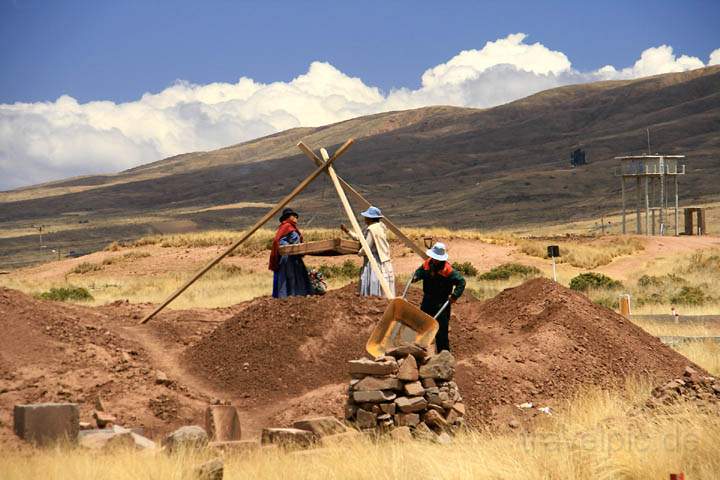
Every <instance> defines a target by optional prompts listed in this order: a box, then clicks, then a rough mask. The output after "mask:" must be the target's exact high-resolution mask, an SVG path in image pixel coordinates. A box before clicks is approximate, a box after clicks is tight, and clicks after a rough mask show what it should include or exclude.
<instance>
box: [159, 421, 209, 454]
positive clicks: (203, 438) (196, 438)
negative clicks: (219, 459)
mask: <svg viewBox="0 0 720 480" xmlns="http://www.w3.org/2000/svg"><path fill="white" fill-rule="evenodd" d="M207 443H208V436H207V432H205V430H203V428H202V427H199V426H197V425H191V426H186V427H180V428H178V429H177V430H175V431H174V432H172V433H170V434H168V435H167V436H166V437H165V439H164V440H163V442H162V444H163V447H165V449H166V450H167V452H168V453H172V452H175V451H178V450H184V449H196V448H203V447H205V446H206V445H207Z"/></svg>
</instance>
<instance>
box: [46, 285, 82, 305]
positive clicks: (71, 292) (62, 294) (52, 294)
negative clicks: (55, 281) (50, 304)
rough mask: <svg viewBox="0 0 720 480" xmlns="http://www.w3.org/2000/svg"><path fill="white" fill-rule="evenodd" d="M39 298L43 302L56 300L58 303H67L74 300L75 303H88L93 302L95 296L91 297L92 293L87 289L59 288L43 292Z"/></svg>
mask: <svg viewBox="0 0 720 480" xmlns="http://www.w3.org/2000/svg"><path fill="white" fill-rule="evenodd" d="M38 298H41V299H42V300H54V301H57V302H66V301H68V300H74V301H88V300H92V299H93V296H92V295H90V292H88V291H87V289H85V288H83V287H73V286H69V287H59V288H51V289H50V290H48V291H47V292H43V293H41V294H40V295H38Z"/></svg>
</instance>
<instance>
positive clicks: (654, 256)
mask: <svg viewBox="0 0 720 480" xmlns="http://www.w3.org/2000/svg"><path fill="white" fill-rule="evenodd" d="M643 239H644V242H645V249H644V250H642V251H640V252H637V253H635V254H634V255H628V256H624V257H619V258H616V259H615V260H613V261H612V262H610V263H609V264H607V265H603V266H601V267H598V268H596V269H595V270H596V271H598V272H602V273H604V274H605V275H608V276H610V277H612V278H617V279H620V280H626V279H627V278H628V276H631V275H634V274H635V273H637V272H639V271H644V270H646V269H647V268H648V266H649V265H650V264H651V263H653V262H655V261H657V260H662V259H664V258H667V257H669V256H671V255H685V254H689V253H692V252H696V251H700V250H705V249H710V248H720V237H710V236H706V237H686V236H682V237H643Z"/></svg>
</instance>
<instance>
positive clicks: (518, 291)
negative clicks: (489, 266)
mask: <svg viewBox="0 0 720 480" xmlns="http://www.w3.org/2000/svg"><path fill="white" fill-rule="evenodd" d="M455 326H456V328H455V331H454V332H453V335H452V339H454V340H455V343H454V345H456V346H457V348H456V354H457V356H458V357H459V358H460V359H461V366H459V367H458V374H457V382H458V384H459V385H460V388H461V391H462V393H463V395H464V396H465V398H466V399H468V400H467V403H468V405H469V407H470V410H471V417H472V418H475V419H477V418H482V419H486V420H490V421H491V422H493V423H500V424H502V423H504V422H505V420H507V418H508V417H513V416H517V415H518V412H519V409H517V407H516V405H518V404H522V403H526V402H531V403H533V404H534V405H536V406H554V405H556V404H557V402H558V400H560V399H563V398H567V397H568V396H570V395H572V394H573V393H574V392H576V391H577V390H578V388H580V387H581V386H585V385H597V386H602V387H609V386H613V385H618V384H620V383H621V382H622V381H623V380H624V379H625V378H628V377H632V376H640V377H646V378H647V377H650V378H652V379H656V380H665V379H667V378H673V377H675V376H677V375H679V374H681V373H682V372H683V370H684V368H685V367H686V366H688V365H692V366H693V367H694V368H696V369H698V371H703V370H702V369H701V368H700V367H697V366H696V365H694V364H693V363H692V362H690V361H689V360H688V359H687V358H685V357H683V356H682V355H680V354H679V353H677V352H675V351H674V350H672V349H671V348H669V347H667V346H665V345H663V344H662V343H661V342H660V341H659V340H658V339H657V338H655V337H653V336H652V335H650V334H648V333H647V332H645V331H644V330H642V329H641V328H639V327H637V326H636V325H634V324H633V323H631V322H630V321H628V320H627V319H625V318H624V317H622V316H620V315H618V314H617V313H615V312H613V311H611V310H608V309H607V308H604V307H601V306H598V305H595V304H593V303H592V302H591V301H590V300H589V299H588V298H587V297H585V296H584V295H581V294H579V293H577V292H575V291H573V290H570V289H567V288H565V287H563V286H561V285H559V284H557V283H555V282H552V281H550V280H547V279H543V278H538V279H533V280H530V281H528V282H526V283H524V284H523V285H520V286H518V287H515V288H511V289H507V290H505V291H503V292H502V293H500V294H499V295H498V296H496V297H495V298H493V299H491V300H488V301H487V302H484V303H481V304H472V303H471V304H468V308H466V309H465V310H464V311H462V313H460V314H459V321H458V322H456V323H455ZM532 412H534V413H533V414H534V415H537V414H539V413H538V412H537V410H532ZM526 416H527V415H526Z"/></svg>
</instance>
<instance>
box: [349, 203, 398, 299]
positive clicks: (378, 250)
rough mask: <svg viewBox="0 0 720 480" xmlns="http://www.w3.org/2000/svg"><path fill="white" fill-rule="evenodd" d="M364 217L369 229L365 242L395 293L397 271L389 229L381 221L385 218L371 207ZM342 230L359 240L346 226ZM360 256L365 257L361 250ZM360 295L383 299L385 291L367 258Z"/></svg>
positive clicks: (375, 208)
mask: <svg viewBox="0 0 720 480" xmlns="http://www.w3.org/2000/svg"><path fill="white" fill-rule="evenodd" d="M360 215H362V216H363V217H364V218H365V224H366V225H367V228H366V229H365V230H364V233H365V241H366V242H367V244H368V246H369V247H370V251H371V252H372V254H373V257H375V261H376V262H377V264H378V265H379V266H380V270H381V271H382V274H383V276H384V277H385V281H386V282H387V283H388V285H389V287H390V291H391V292H393V293H394V292H395V271H394V270H393V266H392V262H391V261H390V244H389V243H388V239H387V227H386V226H385V224H384V223H382V222H381V221H380V219H381V218H383V215H382V212H381V211H380V209H379V208H377V207H370V208H368V209H367V210H365V211H364V212H362V213H361V214H360ZM340 228H341V229H342V231H343V232H345V233H347V234H348V235H350V236H351V237H352V238H354V239H355V240H358V238H357V235H355V233H354V232H351V231H350V230H349V229H348V228H347V227H346V226H345V225H341V226H340ZM358 255H360V256H365V252H364V251H363V250H362V249H360V251H359V252H358ZM360 295H364V296H376V297H382V296H384V295H383V291H382V288H381V287H380V282H379V281H378V279H377V277H376V276H375V272H373V271H372V268H371V267H370V262H368V259H367V258H365V262H364V263H363V267H362V270H361V271H360Z"/></svg>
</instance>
